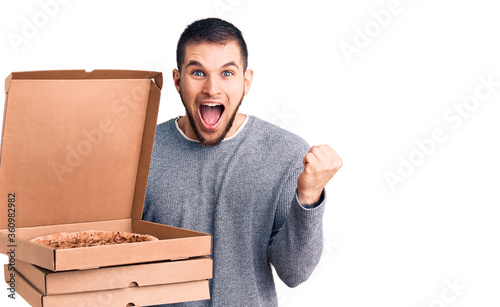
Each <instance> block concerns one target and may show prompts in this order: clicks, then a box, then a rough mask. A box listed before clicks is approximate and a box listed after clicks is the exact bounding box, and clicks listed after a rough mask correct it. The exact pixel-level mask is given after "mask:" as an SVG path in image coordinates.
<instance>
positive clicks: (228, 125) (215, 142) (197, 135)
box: [179, 90, 244, 147]
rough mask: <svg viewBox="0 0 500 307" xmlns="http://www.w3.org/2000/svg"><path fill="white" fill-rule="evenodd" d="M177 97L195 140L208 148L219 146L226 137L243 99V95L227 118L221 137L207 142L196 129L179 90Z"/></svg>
mask: <svg viewBox="0 0 500 307" xmlns="http://www.w3.org/2000/svg"><path fill="white" fill-rule="evenodd" d="M179 95H180V96H181V101H182V104H183V105H184V109H186V115H187V117H188V120H189V125H190V126H191V129H192V130H193V132H194V134H195V135H196V138H197V139H198V141H199V142H200V144H201V145H204V146H208V147H212V146H216V145H219V144H220V143H221V142H222V141H223V140H224V138H225V137H226V135H227V133H228V132H229V130H231V128H232V127H233V123H234V119H235V118H236V114H237V113H238V109H239V108H240V106H241V103H242V102H243V97H244V95H241V99H240V101H239V103H238V106H237V107H236V109H235V110H234V112H233V114H232V115H231V117H230V118H229V121H228V123H227V125H226V127H225V128H224V130H223V131H222V133H221V135H219V136H218V137H217V138H216V139H214V140H207V139H206V138H205V137H203V135H201V133H200V131H199V130H198V128H197V127H196V123H195V121H194V117H193V114H191V112H189V110H188V108H187V107H186V103H185V102H184V98H183V97H182V90H179ZM224 112H225V110H224ZM222 115H224V114H222ZM222 115H221V116H222Z"/></svg>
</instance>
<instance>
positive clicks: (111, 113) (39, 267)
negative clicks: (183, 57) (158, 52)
mask: <svg viewBox="0 0 500 307" xmlns="http://www.w3.org/2000/svg"><path fill="white" fill-rule="evenodd" d="M161 86H162V75H161V73H157V72H147V71H123V70H120V71H119V70H95V71H92V72H86V71H34V72H19V73H12V74H11V75H10V76H8V78H7V79H6V84H5V91H6V102H5V109H4V118H3V129H2V147H1V153H0V182H1V186H0V195H1V198H2V201H0V249H1V252H2V253H3V254H6V255H7V256H8V259H9V261H8V265H5V266H4V272H5V280H6V281H7V283H8V284H9V288H11V289H14V290H15V292H16V294H18V295H20V296H22V297H23V298H24V299H25V300H26V301H27V302H28V303H29V304H31V305H33V306H44V307H50V306H57V307H60V306H121V307H125V306H146V305H156V304H168V303H176V302H184V301H195V300H206V299H209V298H210V294H209V285H208V282H209V279H210V278H212V259H211V258H210V257H208V256H207V255H210V254H211V248H212V246H211V244H212V243H211V242H212V238H211V236H210V235H209V234H206V233H200V232H196V231H191V230H186V229H181V228H176V227H171V226H166V225H161V224H156V223H151V222H147V221H143V220H141V218H142V210H143V204H144V198H145V193H146V185H147V179H148V172H149V164H150V160H151V153H152V148H153V141H154V136H155V128H156V120H157V113H158V105H159V100H160V90H161ZM166 214H168V213H166ZM94 230H95V231H124V232H130V233H136V234H148V235H152V236H155V237H156V238H158V240H157V241H149V242H135V243H127V244H114V245H103V246H92V247H77V248H70V249H54V248H52V247H48V246H44V245H40V244H37V243H34V242H32V241H31V240H32V239H33V238H36V237H39V236H44V235H50V234H54V233H59V232H80V231H94Z"/></svg>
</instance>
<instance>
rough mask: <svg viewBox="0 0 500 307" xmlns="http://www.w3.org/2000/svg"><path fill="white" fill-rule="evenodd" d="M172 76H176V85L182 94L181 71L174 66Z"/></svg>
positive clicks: (178, 91)
mask: <svg viewBox="0 0 500 307" xmlns="http://www.w3.org/2000/svg"><path fill="white" fill-rule="evenodd" d="M172 77H173V78H174V85H175V88H176V89H177V93H179V94H180V90H181V72H180V71H178V70H177V69H175V68H174V70H173V71H172Z"/></svg>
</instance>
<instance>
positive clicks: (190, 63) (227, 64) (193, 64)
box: [186, 60, 239, 68]
mask: <svg viewBox="0 0 500 307" xmlns="http://www.w3.org/2000/svg"><path fill="white" fill-rule="evenodd" d="M189 66H199V67H203V65H202V64H201V63H200V62H198V61H195V60H191V61H189V62H188V63H187V64H186V68H188V67H189ZM229 66H236V68H239V66H238V65H237V64H236V63H235V62H234V61H231V62H227V63H226V64H224V65H222V66H221V68H226V67H229Z"/></svg>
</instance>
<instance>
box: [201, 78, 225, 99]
mask: <svg viewBox="0 0 500 307" xmlns="http://www.w3.org/2000/svg"><path fill="white" fill-rule="evenodd" d="M220 91H221V88H220V82H219V80H217V78H216V77H213V76H209V77H208V78H206V79H205V84H204V85H203V89H202V93H203V94H205V95H208V96H210V97H214V96H216V95H217V94H220Z"/></svg>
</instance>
